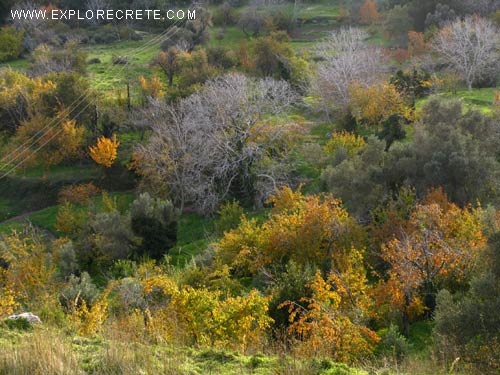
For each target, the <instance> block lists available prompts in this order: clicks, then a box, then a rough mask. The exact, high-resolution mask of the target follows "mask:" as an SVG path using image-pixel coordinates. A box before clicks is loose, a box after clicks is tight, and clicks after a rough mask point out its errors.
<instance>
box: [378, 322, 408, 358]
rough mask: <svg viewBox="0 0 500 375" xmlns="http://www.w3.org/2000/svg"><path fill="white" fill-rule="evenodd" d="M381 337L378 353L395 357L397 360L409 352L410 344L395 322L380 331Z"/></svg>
mask: <svg viewBox="0 0 500 375" xmlns="http://www.w3.org/2000/svg"><path fill="white" fill-rule="evenodd" d="M380 337H381V340H380V342H379V343H378V345H377V353H378V354H381V355H384V356H387V357H393V358H394V359H395V360H396V361H400V360H401V359H403V357H404V356H405V355H407V354H408V351H409V350H410V344H409V343H408V340H407V339H406V337H404V336H403V335H402V334H401V333H400V332H399V329H398V327H397V326H395V325H394V324H391V325H390V327H389V328H388V329H385V330H383V331H382V332H380Z"/></svg>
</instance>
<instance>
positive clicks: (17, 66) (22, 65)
mask: <svg viewBox="0 0 500 375" xmlns="http://www.w3.org/2000/svg"><path fill="white" fill-rule="evenodd" d="M29 65H30V61H29V60H28V59H16V60H12V61H8V62H5V63H1V64H0V69H2V68H11V69H14V70H20V71H25V70H26V69H28V67H29Z"/></svg>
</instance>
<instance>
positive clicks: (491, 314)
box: [433, 213, 500, 374]
mask: <svg viewBox="0 0 500 375" xmlns="http://www.w3.org/2000/svg"><path fill="white" fill-rule="evenodd" d="M496 216H497V219H498V213H497V215H496ZM485 250H486V251H484V252H483V254H482V259H481V267H478V268H477V270H476V272H475V275H474V277H473V279H472V280H471V282H470V289H469V290H468V291H467V292H466V293H455V294H452V293H451V292H450V291H448V290H447V289H444V290H441V291H440V292H439V294H438V296H437V306H436V313H435V318H434V320H435V323H436V324H435V328H434V332H433V338H434V340H435V342H436V346H437V349H438V350H437V353H438V355H439V357H440V358H441V359H443V360H444V361H446V362H449V361H451V360H453V359H455V358H456V356H457V355H459V356H460V357H462V358H464V360H465V361H466V362H467V363H470V364H473V365H474V367H475V368H477V369H479V370H480V371H481V372H483V373H490V372H491V374H494V372H495V371H496V370H497V369H498V366H499V365H500V355H499V354H500V347H499V343H500V331H499V330H498V327H500V315H499V314H498V309H500V235H499V232H495V233H493V234H492V235H491V236H490V238H489V240H488V247H487V248H486V249H485ZM452 355H453V357H452Z"/></svg>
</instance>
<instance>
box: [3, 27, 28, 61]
mask: <svg viewBox="0 0 500 375" xmlns="http://www.w3.org/2000/svg"><path fill="white" fill-rule="evenodd" d="M23 38H24V32H23V31H22V30H19V31H16V29H15V28H13V27H3V28H1V29H0V62H4V61H9V60H14V59H17V58H18V57H19V56H20V55H21V52H22V42H23Z"/></svg>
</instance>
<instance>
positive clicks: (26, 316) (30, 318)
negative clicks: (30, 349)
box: [8, 312, 42, 324]
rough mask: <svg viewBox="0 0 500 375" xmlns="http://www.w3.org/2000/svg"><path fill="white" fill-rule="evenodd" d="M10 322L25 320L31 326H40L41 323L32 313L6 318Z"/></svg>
mask: <svg viewBox="0 0 500 375" xmlns="http://www.w3.org/2000/svg"><path fill="white" fill-rule="evenodd" d="M8 319H10V320H17V319H26V320H27V321H28V322H29V323H31V324H41V323H42V321H41V320H40V318H39V317H38V316H36V315H35V314H33V313H30V312H25V313H21V314H17V315H11V316H9V317H8Z"/></svg>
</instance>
